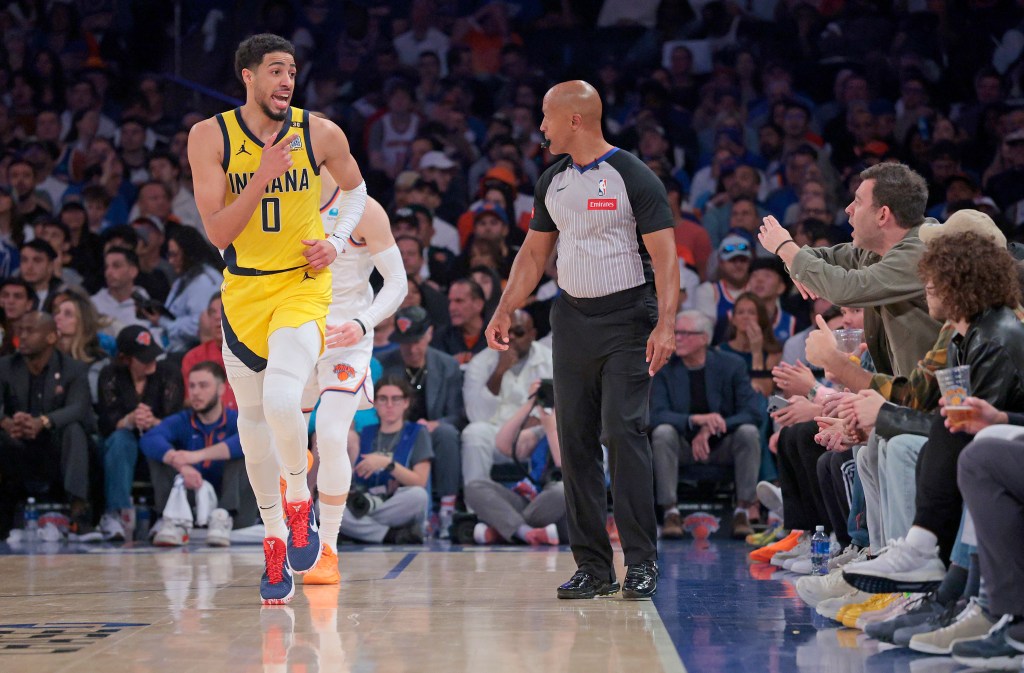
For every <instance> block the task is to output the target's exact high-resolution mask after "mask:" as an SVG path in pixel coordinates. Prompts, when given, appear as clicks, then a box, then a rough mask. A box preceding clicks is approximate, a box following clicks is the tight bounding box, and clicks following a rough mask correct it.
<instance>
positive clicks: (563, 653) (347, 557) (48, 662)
mask: <svg viewBox="0 0 1024 673" xmlns="http://www.w3.org/2000/svg"><path fill="white" fill-rule="evenodd" d="M18 551H19V550H17V549H14V550H12V549H11V548H10V547H8V546H7V545H5V544H3V543H0V577H2V578H3V580H2V582H0V673H8V672H10V673H50V672H51V671H63V672H72V671H74V672H76V673H77V672H89V673H93V672H95V673H129V672H130V673H163V672H171V673H199V672H202V673H236V672H238V673H243V672H248V671H255V672H258V673H316V672H320V673H327V672H331V673H362V672H363V671H373V672H375V673H376V672H382V673H400V672H405V671H408V672H410V673H412V672H415V673H431V672H433V671H439V672H440V671H443V672H444V673H504V672H505V671H509V672H514V673H534V672H535V673H561V672H563V671H568V672H572V673H575V672H579V673H598V672H602V673H612V672H614V673H656V672H658V671H665V672H667V673H682V672H683V671H684V665H685V671H688V672H689V673H760V672H763V671H767V672H768V673H788V672H791V671H799V672H800V673H908V672H909V673H953V672H954V671H956V672H958V673H962V672H963V671H964V670H965V669H962V668H960V667H959V666H957V665H956V664H955V663H954V662H953V661H952V660H951V659H949V658H942V657H928V656H926V655H919V654H914V653H911V652H910V651H909V650H906V649H885V648H883V647H881V646H880V645H879V644H878V643H877V642H875V641H872V640H870V639H867V638H866V637H865V636H864V635H863V634H861V633H860V632H859V631H856V630H854V629H845V628H841V625H838V624H836V623H835V622H831V621H829V620H827V619H824V618H822V617H819V616H817V615H816V614H815V613H814V611H813V610H810V609H809V608H807V606H806V605H804V604H803V602H802V601H801V600H800V598H799V597H798V596H797V594H796V591H795V590H794V587H793V584H794V582H795V581H796V579H797V576H795V575H793V574H792V573H789V572H784V571H781V570H778V569H776V568H774V567H773V566H769V565H767V564H758V565H753V566H752V565H749V564H748V563H747V561H746V554H747V552H748V551H749V548H748V547H745V546H744V545H743V544H742V543H740V542H734V541H731V540H721V539H713V540H712V541H710V543H697V542H694V541H693V540H683V541H677V542H667V543H666V542H662V543H661V544H660V545H659V556H660V561H659V564H660V567H661V580H660V582H659V586H658V595H657V596H656V597H655V599H654V601H653V602H651V601H624V600H621V599H619V598H608V599H599V600H592V601H559V600H557V599H556V598H555V587H556V586H557V585H558V584H560V583H561V582H563V581H565V580H566V579H567V578H568V577H569V576H570V575H571V574H572V572H573V570H574V569H575V566H574V564H573V561H572V556H571V555H570V554H569V552H568V551H567V550H566V549H565V548H562V549H551V550H540V551H535V550H531V549H529V548H525V547H505V548H484V549H480V548H473V547H468V548H458V547H450V546H448V545H447V544H438V543H433V544H431V545H428V546H423V547H408V548H389V549H384V548H379V547H378V548H354V547H351V546H343V547H342V550H341V554H340V557H341V568H342V584H341V586H340V587H334V588H332V587H302V586H301V584H299V585H297V587H296V596H295V598H294V599H293V601H292V602H291V604H290V605H289V606H288V607H285V608H267V609H262V610H261V609H260V606H259V599H258V597H257V591H258V590H257V582H258V579H259V575H260V573H261V572H262V563H263V557H262V551H261V548H260V547H257V546H236V547H233V548H232V549H230V550H227V551H214V550H210V549H207V548H204V547H202V546H200V545H199V544H195V543H193V545H192V546H190V547H189V548H186V549H175V550H159V549H154V548H152V547H143V548H140V549H131V548H119V547H115V546H93V547H91V548H90V547H88V546H77V547H68V546H67V545H62V546H54V547H53V548H49V547H41V548H37V549H36V550H35V552H36V553H35V554H34V555H28V556H27V555H24V554H23V553H22V554H19V553H18ZM22 551H23V550H22ZM617 558H618V562H619V563H620V564H621V555H619V556H618V557H617ZM617 572H618V576H619V578H620V579H621V578H622V577H623V576H624V574H625V573H624V572H623V570H622V568H621V565H620V567H619V568H618V570H617Z"/></svg>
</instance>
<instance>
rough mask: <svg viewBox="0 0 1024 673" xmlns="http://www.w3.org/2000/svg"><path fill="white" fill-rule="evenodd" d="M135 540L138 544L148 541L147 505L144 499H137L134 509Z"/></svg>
mask: <svg viewBox="0 0 1024 673" xmlns="http://www.w3.org/2000/svg"><path fill="white" fill-rule="evenodd" d="M135 539H136V540H138V541H139V542H145V541H146V540H148V539H149V505H148V504H147V503H146V499H145V498H139V504H138V506H137V507H136V508H135Z"/></svg>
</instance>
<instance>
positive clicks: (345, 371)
mask: <svg viewBox="0 0 1024 673" xmlns="http://www.w3.org/2000/svg"><path fill="white" fill-rule="evenodd" d="M333 371H334V375H335V376H337V377H338V380H339V381H341V382H342V383H344V382H345V381H348V380H350V379H354V378H355V377H356V369H355V367H353V366H352V365H349V364H345V363H342V364H340V365H334V370H333Z"/></svg>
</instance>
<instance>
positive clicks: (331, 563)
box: [302, 544, 341, 584]
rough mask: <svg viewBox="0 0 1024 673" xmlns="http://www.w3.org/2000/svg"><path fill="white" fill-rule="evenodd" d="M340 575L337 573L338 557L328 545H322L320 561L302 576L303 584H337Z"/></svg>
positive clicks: (339, 580)
mask: <svg viewBox="0 0 1024 673" xmlns="http://www.w3.org/2000/svg"><path fill="white" fill-rule="evenodd" d="M339 582H341V574H340V573H339V572H338V555H337V554H336V553H334V550H333V549H331V548H330V546H328V545H326V544H325V545H323V552H321V554H320V560H319V561H317V563H316V565H315V566H313V569H312V570H310V571H309V572H308V573H306V574H305V575H303V576H302V583H303V584H338V583H339Z"/></svg>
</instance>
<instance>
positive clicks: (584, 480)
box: [485, 80, 679, 598]
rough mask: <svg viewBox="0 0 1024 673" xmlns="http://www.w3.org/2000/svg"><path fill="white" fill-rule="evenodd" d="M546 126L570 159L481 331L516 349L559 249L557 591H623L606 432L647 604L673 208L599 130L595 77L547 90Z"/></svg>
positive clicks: (673, 275)
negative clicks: (516, 318)
mask: <svg viewBox="0 0 1024 673" xmlns="http://www.w3.org/2000/svg"><path fill="white" fill-rule="evenodd" d="M542 109H543V112H544V120H543V122H542V123H541V125H540V131H541V133H543V134H544V137H545V139H546V140H545V143H546V144H547V145H548V147H549V149H550V151H551V153H552V154H564V155H566V156H564V157H562V158H560V159H558V160H556V161H555V163H554V164H552V165H551V166H550V167H549V168H548V169H547V170H546V171H544V174H543V175H541V177H540V179H539V180H538V181H537V187H536V190H535V192H534V194H535V196H534V212H533V219H532V221H531V222H530V231H529V233H528V234H527V236H526V241H525V243H524V244H523V246H522V248H521V249H520V250H519V254H518V255H517V256H516V259H515V263H514V264H513V266H512V274H511V276H510V278H509V282H508V285H507V287H506V288H505V292H504V293H503V294H502V297H501V301H500V303H499V304H498V307H497V309H496V310H495V312H494V317H493V318H492V319H491V322H490V324H489V325H488V326H487V329H486V331H485V333H486V335H487V343H488V345H489V346H490V347H491V348H494V349H496V350H500V351H504V350H506V349H507V348H508V347H509V340H508V333H509V326H510V325H511V322H512V317H511V315H512V311H513V310H515V309H517V308H519V307H520V306H522V305H523V303H524V302H525V301H526V298H527V297H528V296H529V294H530V293H531V292H532V291H533V289H534V288H535V287H536V286H537V283H538V282H539V281H540V279H541V276H542V274H543V271H544V264H545V262H546V261H547V259H548V257H549V256H550V254H551V252H552V250H553V249H554V248H555V245H556V244H557V246H558V261H557V265H558V285H559V287H560V288H561V292H560V293H559V295H558V297H557V299H556V300H555V302H554V305H553V307H552V309H551V327H552V335H553V337H552V338H553V341H552V347H553V352H554V383H555V406H556V407H557V408H558V438H559V443H560V444H561V447H562V470H563V476H564V480H565V497H566V505H567V509H568V519H569V526H568V527H569V542H570V544H571V546H572V552H573V556H574V557H575V559H576V565H577V567H578V570H577V571H576V573H575V574H574V575H573V576H572V578H571V579H570V580H569V581H568V582H566V583H565V584H563V585H562V586H560V587H559V588H558V597H559V598H594V597H596V596H607V595H611V594H614V593H616V592H617V591H618V590H619V583H618V582H617V581H616V579H615V570H614V568H613V566H612V547H611V543H610V541H609V539H608V533H607V532H606V529H605V518H606V510H607V498H606V495H605V483H604V470H603V467H602V452H601V443H602V440H603V442H604V443H605V445H607V446H608V450H609V461H610V463H611V472H612V475H613V479H612V493H613V495H614V500H615V522H616V524H617V525H618V529H619V536H620V539H621V541H622V550H623V553H624V555H625V560H626V565H627V572H626V579H625V582H624V586H623V591H622V595H623V597H625V598H649V597H651V596H653V595H654V592H655V590H656V589H657V584H658V567H657V563H656V561H657V557H658V553H657V548H656V538H657V522H656V520H655V513H654V489H653V488H652V487H651V484H652V483H653V479H654V476H653V470H652V467H651V465H652V457H651V456H652V454H651V445H650V442H649V441H648V437H647V434H646V427H645V426H646V423H647V415H648V414H647V400H648V393H649V391H650V385H651V381H650V380H651V377H652V376H654V374H655V372H657V371H658V369H660V368H661V367H662V365H664V364H665V362H666V361H667V360H668V358H669V356H670V355H671V354H672V352H673V351H674V350H675V337H674V322H675V309H676V305H677V301H678V296H679V265H678V263H677V261H676V254H675V238H674V235H673V230H672V227H673V220H672V212H671V210H670V209H669V205H668V198H667V196H666V194H665V188H664V187H663V186H662V183H661V181H660V180H659V179H658V178H657V176H655V175H654V173H653V172H651V170H650V169H648V168H647V166H646V165H645V164H644V163H643V162H641V161H640V160H639V159H638V158H636V157H635V156H633V155H632V154H630V153H629V152H626V151H623V150H620V149H619V148H618V147H613V146H612V145H610V144H608V142H607V141H605V139H604V135H603V133H602V131H601V99H600V97H599V96H598V94H597V91H596V90H595V89H594V87H592V86H591V85H590V84H588V83H586V82H583V81H578V80H577V81H572V82H562V83H561V84H557V85H555V86H554V87H552V88H551V90H550V91H548V92H547V94H545V96H544V103H543V108H542Z"/></svg>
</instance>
